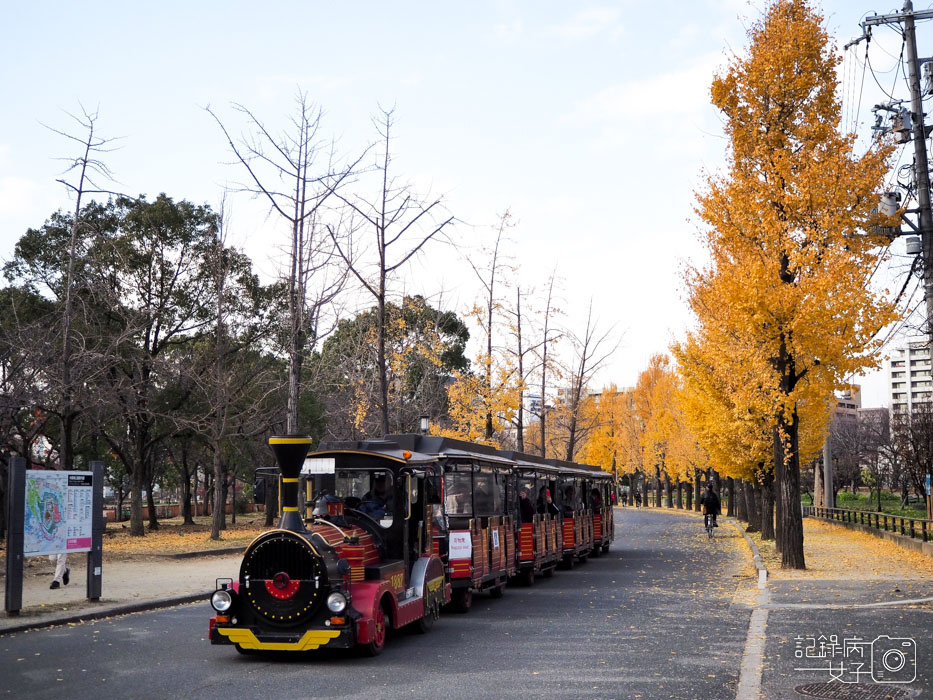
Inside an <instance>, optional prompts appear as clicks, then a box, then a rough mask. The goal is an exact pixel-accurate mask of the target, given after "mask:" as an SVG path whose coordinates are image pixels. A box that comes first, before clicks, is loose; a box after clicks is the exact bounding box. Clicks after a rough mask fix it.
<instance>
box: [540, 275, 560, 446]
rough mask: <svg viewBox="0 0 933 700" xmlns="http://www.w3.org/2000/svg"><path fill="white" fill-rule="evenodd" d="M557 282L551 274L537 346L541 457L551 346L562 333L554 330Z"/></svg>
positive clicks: (546, 412) (551, 366)
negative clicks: (539, 382) (539, 383)
mask: <svg viewBox="0 0 933 700" xmlns="http://www.w3.org/2000/svg"><path fill="white" fill-rule="evenodd" d="M556 281H557V273H556V270H555V272H553V273H551V276H550V278H549V279H548V287H547V294H546V296H545V302H544V310H543V312H542V317H541V324H542V329H541V338H540V342H539V343H537V344H536V348H537V351H536V353H535V354H536V355H537V357H538V368H537V369H538V372H539V376H540V379H541V408H540V414H539V417H538V418H539V420H538V422H539V426H538V427H539V433H540V435H539V437H540V439H541V445H540V447H541V456H542V457H547V418H548V408H547V382H548V377H549V375H550V374H551V373H552V372H554V371H556V368H555V366H554V358H553V356H551V354H550V349H551V345H552V344H554V343H556V342H557V340H558V339H559V338H560V333H559V332H558V331H556V330H555V329H554V328H553V324H552V320H553V319H552V317H553V316H554V314H556V313H559V312H558V309H557V307H556V301H557V300H556V299H555V296H554V294H555V289H554V285H555V283H556Z"/></svg>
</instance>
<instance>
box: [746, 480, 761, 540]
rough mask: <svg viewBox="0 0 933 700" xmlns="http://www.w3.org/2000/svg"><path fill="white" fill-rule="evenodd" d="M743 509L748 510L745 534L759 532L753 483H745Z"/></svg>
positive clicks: (758, 517)
mask: <svg viewBox="0 0 933 700" xmlns="http://www.w3.org/2000/svg"><path fill="white" fill-rule="evenodd" d="M745 507H746V509H747V510H748V527H746V528H745V532H760V531H761V515H760V514H759V512H758V498H757V493H756V489H755V483H754V482H752V481H746V482H745Z"/></svg>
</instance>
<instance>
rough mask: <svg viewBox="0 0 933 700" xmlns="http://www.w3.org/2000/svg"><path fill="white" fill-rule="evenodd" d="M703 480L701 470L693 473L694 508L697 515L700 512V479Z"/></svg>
mask: <svg viewBox="0 0 933 700" xmlns="http://www.w3.org/2000/svg"><path fill="white" fill-rule="evenodd" d="M701 478H702V476H701V472H700V470H699V469H695V470H694V471H693V508H694V510H696V512H697V513H699V512H700V479H701Z"/></svg>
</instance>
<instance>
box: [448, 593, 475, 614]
mask: <svg viewBox="0 0 933 700" xmlns="http://www.w3.org/2000/svg"><path fill="white" fill-rule="evenodd" d="M450 605H451V607H452V608H453V610H454V612H458V613H465V612H469V611H470V606H472V605H473V591H471V590H470V589H469V588H457V589H454V594H453V597H452V599H451V601H450Z"/></svg>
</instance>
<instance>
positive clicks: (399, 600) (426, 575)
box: [210, 434, 613, 655]
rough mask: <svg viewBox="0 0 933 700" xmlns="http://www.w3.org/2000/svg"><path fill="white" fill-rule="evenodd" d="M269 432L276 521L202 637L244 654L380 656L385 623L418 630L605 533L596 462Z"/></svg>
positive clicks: (404, 438)
mask: <svg viewBox="0 0 933 700" xmlns="http://www.w3.org/2000/svg"><path fill="white" fill-rule="evenodd" d="M269 442H270V445H271V446H272V449H273V451H274V453H275V457H276V460H277V462H278V465H279V469H280V472H281V473H280V479H279V493H280V500H279V503H281V504H282V508H281V511H282V514H281V520H280V523H279V527H278V528H277V529H274V530H270V531H268V532H264V533H263V534H261V535H259V536H258V537H257V538H256V539H255V540H253V542H252V543H251V544H250V545H249V546H248V547H247V548H246V551H245V553H244V555H243V561H242V564H241V565H240V573H239V578H238V579H236V580H233V579H229V578H228V579H218V581H217V586H216V590H215V591H214V593H213V594H212V596H211V605H212V607H213V608H214V611H215V613H216V614H215V615H214V616H213V617H212V618H211V620H210V641H211V643H212V644H232V645H234V646H235V647H236V649H237V650H238V651H240V652H243V653H254V652H262V651H309V650H314V649H320V648H322V647H326V648H328V649H331V648H351V647H359V648H361V649H362V650H363V651H364V652H366V653H368V654H372V655H376V654H379V653H380V652H381V651H382V649H383V648H384V646H385V643H386V638H387V633H388V632H389V630H390V629H398V628H401V627H406V626H410V627H411V628H413V629H415V630H417V631H419V632H427V631H428V630H429V629H430V628H431V626H432V624H433V623H434V621H435V620H436V619H437V618H438V616H439V615H440V613H441V609H442V608H444V609H452V610H454V611H457V612H466V611H467V610H469V608H470V605H471V602H472V599H473V595H474V594H476V593H479V592H486V593H487V594H488V595H489V596H490V597H494V598H495V597H500V596H502V594H503V592H504V590H505V587H506V585H507V584H508V583H509V582H510V581H516V580H519V581H521V582H522V583H523V584H525V585H531V584H533V583H534V580H535V577H537V576H539V575H543V576H551V575H552V574H553V573H554V570H555V569H556V568H557V567H558V566H561V567H562V568H569V567H573V566H574V564H575V563H576V562H578V561H583V560H586V559H587V558H588V557H598V556H600V554H601V553H603V552H607V551H609V546H610V543H611V542H612V540H613V516H612V504H611V499H610V493H611V490H612V477H611V475H610V474H608V473H606V472H604V471H602V470H600V469H599V468H597V467H593V466H587V465H582V464H575V463H572V462H565V461H561V460H554V459H544V458H541V457H536V456H533V455H527V454H522V453H519V452H507V451H501V450H496V449H494V448H492V447H488V446H485V445H478V444H473V443H469V442H464V441H461V440H454V439H450V438H443V437H434V436H426V435H416V434H400V435H388V436H386V437H385V438H382V439H373V440H363V441H359V442H326V443H323V444H322V445H321V446H320V449H319V450H318V451H316V452H313V453H309V451H308V450H309V448H310V445H311V439H310V438H308V437H304V436H283V437H272V438H271V439H270V440H269ZM523 492H524V493H523ZM525 499H527V501H525ZM523 501H525V502H523Z"/></svg>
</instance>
